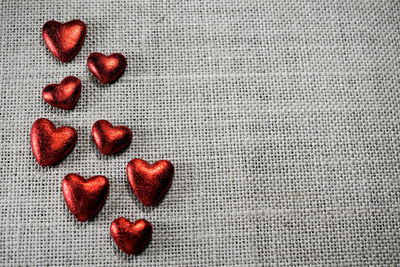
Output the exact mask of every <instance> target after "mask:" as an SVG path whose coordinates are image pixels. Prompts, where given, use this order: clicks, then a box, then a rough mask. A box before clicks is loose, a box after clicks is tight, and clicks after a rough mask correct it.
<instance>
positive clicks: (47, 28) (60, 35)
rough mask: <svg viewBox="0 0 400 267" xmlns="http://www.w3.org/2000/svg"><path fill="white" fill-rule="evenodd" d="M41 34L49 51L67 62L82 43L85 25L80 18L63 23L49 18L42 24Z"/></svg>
mask: <svg viewBox="0 0 400 267" xmlns="http://www.w3.org/2000/svg"><path fill="white" fill-rule="evenodd" d="M42 35H43V39H44V42H45V43H46V45H47V47H48V48H49V50H50V52H51V53H53V55H54V56H55V57H56V58H58V59H59V60H61V61H62V62H68V61H70V60H71V59H73V58H74V57H75V56H76V54H78V52H79V50H80V49H81V47H82V45H83V41H84V40H85V35H86V25H85V23H83V22H82V21H80V20H72V21H69V22H66V23H64V24H62V23H60V22H57V21H54V20H51V21H48V22H46V23H45V24H44V25H43V28H42Z"/></svg>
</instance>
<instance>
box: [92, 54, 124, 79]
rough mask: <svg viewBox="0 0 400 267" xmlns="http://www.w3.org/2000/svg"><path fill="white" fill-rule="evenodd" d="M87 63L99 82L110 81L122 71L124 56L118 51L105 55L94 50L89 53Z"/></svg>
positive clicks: (116, 77)
mask: <svg viewBox="0 0 400 267" xmlns="http://www.w3.org/2000/svg"><path fill="white" fill-rule="evenodd" d="M87 65H88V67H89V70H90V71H91V72H92V73H93V74H94V76H96V78H97V79H99V81H100V82H102V83H111V82H113V81H115V80H117V79H118V78H119V77H120V76H121V75H122V74H123V73H124V71H125V67H126V58H125V57H124V56H123V55H121V54H119V53H114V54H111V55H109V56H106V55H104V54H102V53H97V52H95V53H92V54H90V55H89V57H88V60H87Z"/></svg>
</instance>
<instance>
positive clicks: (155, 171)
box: [126, 159, 174, 206]
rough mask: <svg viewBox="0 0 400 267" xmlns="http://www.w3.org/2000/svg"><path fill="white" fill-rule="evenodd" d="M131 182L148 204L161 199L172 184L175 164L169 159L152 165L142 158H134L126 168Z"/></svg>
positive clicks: (136, 192)
mask: <svg viewBox="0 0 400 267" xmlns="http://www.w3.org/2000/svg"><path fill="white" fill-rule="evenodd" d="M126 173H127V176H128V181H129V184H130V185H131V188H132V190H133V192H134V193H135V195H136V197H137V198H138V199H139V200H140V201H141V202H142V203H143V204H144V205H146V206H152V205H155V204H156V203H157V202H158V201H160V200H161V199H162V198H163V196H164V195H165V193H167V191H168V188H169V187H170V186H171V183H172V178H173V176H174V166H173V165H172V163H171V162H169V161H168V160H160V161H157V162H155V163H154V164H152V165H150V164H149V163H148V162H146V161H144V160H142V159H133V160H131V161H130V162H129V163H128V167H127V168H126Z"/></svg>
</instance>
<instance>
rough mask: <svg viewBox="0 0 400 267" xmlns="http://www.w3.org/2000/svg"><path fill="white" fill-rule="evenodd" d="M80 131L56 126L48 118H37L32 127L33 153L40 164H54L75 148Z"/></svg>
mask: <svg viewBox="0 0 400 267" xmlns="http://www.w3.org/2000/svg"><path fill="white" fill-rule="evenodd" d="M77 140H78V133H77V132H76V130H75V129H74V128H72V127H68V126H64V127H60V128H56V127H55V126H54V124H53V123H52V122H51V121H49V120H48V119H37V120H36V121H35V122H34V123H33V125H32V128H31V146H32V151H33V155H34V156H35V158H36V160H37V162H38V163H39V165H40V166H43V167H45V166H49V165H53V164H55V163H57V162H59V161H60V160H62V159H63V158H64V157H66V156H67V155H68V154H69V153H70V152H71V151H72V149H73V148H74V146H75V144H76V141H77Z"/></svg>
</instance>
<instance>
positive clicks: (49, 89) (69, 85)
mask: <svg viewBox="0 0 400 267" xmlns="http://www.w3.org/2000/svg"><path fill="white" fill-rule="evenodd" d="M80 94H81V80H79V79H78V78H76V77H74V76H68V77H66V78H65V79H64V80H62V81H61V83H60V84H49V85H47V86H46V87H45V88H44V89H43V93H42V96H43V99H44V100H45V101H46V102H47V103H49V104H50V105H52V106H53V107H56V108H61V109H66V110H72V109H74V107H75V105H76V103H78V100H79V96H80Z"/></svg>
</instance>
